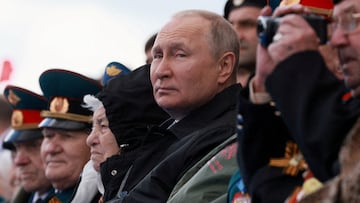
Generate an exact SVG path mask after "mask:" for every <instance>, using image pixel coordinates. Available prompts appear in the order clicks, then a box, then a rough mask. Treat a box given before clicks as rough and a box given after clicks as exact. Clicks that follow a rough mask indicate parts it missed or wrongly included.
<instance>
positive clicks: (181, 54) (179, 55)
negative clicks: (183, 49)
mask: <svg viewBox="0 0 360 203" xmlns="http://www.w3.org/2000/svg"><path fill="white" fill-rule="evenodd" d="M176 57H180V58H183V57H186V55H185V54H183V53H177V54H176Z"/></svg>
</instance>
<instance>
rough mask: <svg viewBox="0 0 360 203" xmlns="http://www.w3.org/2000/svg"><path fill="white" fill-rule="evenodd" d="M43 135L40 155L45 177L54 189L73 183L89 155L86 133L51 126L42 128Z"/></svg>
mask: <svg viewBox="0 0 360 203" xmlns="http://www.w3.org/2000/svg"><path fill="white" fill-rule="evenodd" d="M43 135H44V140H43V143H42V145H41V157H42V159H43V161H44V166H45V175H46V177H47V178H48V179H49V180H50V181H51V183H52V185H53V187H54V188H56V189H60V190H61V189H66V188H68V187H71V186H73V185H75V184H76V182H77V181H78V180H79V177H80V173H81V171H82V169H83V167H84V165H85V164H86V162H87V161H88V160H89V157H90V150H89V147H88V146H87V145H86V138H87V136H88V135H87V134H86V133H85V132H83V131H66V130H58V129H51V128H44V130H43Z"/></svg>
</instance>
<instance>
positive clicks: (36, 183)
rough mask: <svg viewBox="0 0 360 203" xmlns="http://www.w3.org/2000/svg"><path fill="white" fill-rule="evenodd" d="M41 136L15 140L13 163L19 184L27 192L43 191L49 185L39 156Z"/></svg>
mask: <svg viewBox="0 0 360 203" xmlns="http://www.w3.org/2000/svg"><path fill="white" fill-rule="evenodd" d="M41 142H42V138H39V139H36V140H28V141H22V142H15V143H14V146H15V148H16V151H15V154H14V155H15V157H14V164H15V169H16V171H17V174H18V178H19V180H20V184H21V186H22V187H23V188H24V189H25V190H26V191H28V192H35V191H38V192H45V191H47V190H48V189H49V188H50V187H51V183H50V181H49V180H48V179H47V178H46V177H45V171H44V165H43V162H42V160H41V156H40V146H41Z"/></svg>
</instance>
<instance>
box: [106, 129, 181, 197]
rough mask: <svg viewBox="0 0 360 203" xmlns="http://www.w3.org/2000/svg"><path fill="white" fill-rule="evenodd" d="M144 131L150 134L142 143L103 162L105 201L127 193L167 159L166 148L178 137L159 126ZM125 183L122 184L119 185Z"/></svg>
mask: <svg viewBox="0 0 360 203" xmlns="http://www.w3.org/2000/svg"><path fill="white" fill-rule="evenodd" d="M139 133H141V132H139ZM142 133H144V134H147V135H146V136H144V141H143V144H142V145H141V146H139V147H138V148H135V149H133V150H131V151H124V152H122V153H121V154H120V155H114V156H112V157H110V158H108V159H107V160H106V161H105V162H103V163H102V164H101V165H100V172H101V178H102V182H103V185H104V188H105V194H104V201H108V200H110V199H113V198H115V197H116V196H121V195H126V194H127V193H128V192H129V191H130V190H131V189H133V188H134V187H135V186H136V185H137V184H138V183H139V182H140V180H141V179H143V178H144V177H145V175H146V174H147V173H148V172H149V171H150V170H151V169H153V168H154V167H155V166H156V165H157V164H158V163H159V162H160V161H161V160H162V159H164V151H166V149H167V148H168V147H169V146H170V145H171V144H172V143H173V142H175V141H176V140H177V138H176V137H175V136H174V135H173V134H172V133H171V132H170V131H168V130H166V129H163V128H160V127H156V126H153V127H151V128H149V131H148V132H142ZM130 168H131V169H130ZM115 171H116V172H115ZM127 173H128V175H126V174H127ZM126 176H127V177H126ZM122 183H123V186H122V188H120V186H121V184H122Z"/></svg>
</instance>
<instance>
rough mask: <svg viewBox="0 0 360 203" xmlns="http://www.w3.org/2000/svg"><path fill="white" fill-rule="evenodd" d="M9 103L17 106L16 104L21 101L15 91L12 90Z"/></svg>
mask: <svg viewBox="0 0 360 203" xmlns="http://www.w3.org/2000/svg"><path fill="white" fill-rule="evenodd" d="M8 101H9V102H10V104H12V105H14V106H16V104H17V103H18V102H19V101H20V97H18V96H17V95H16V94H15V93H14V91H12V90H10V91H9V95H8Z"/></svg>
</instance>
